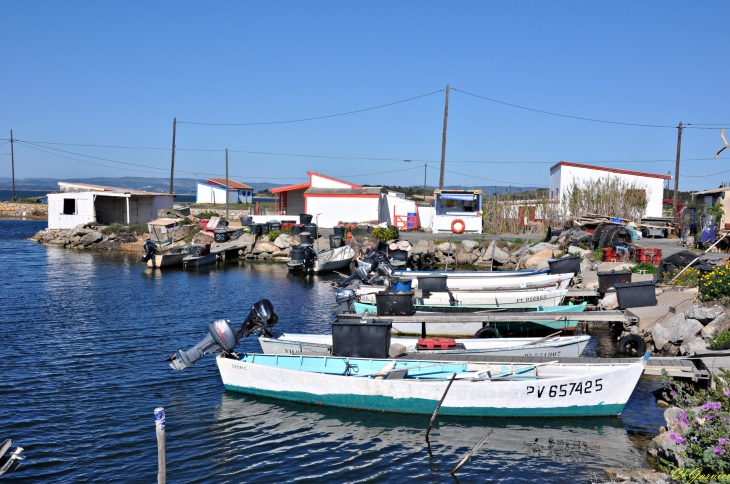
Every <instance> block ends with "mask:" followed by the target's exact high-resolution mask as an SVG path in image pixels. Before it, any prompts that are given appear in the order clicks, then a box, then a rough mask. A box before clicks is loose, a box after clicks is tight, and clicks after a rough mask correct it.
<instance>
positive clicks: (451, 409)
mask: <svg viewBox="0 0 730 484" xmlns="http://www.w3.org/2000/svg"><path fill="white" fill-rule="evenodd" d="M257 359H258V360H257ZM262 359H264V360H266V361H267V362H271V361H273V360H272V359H276V362H277V363H276V366H274V365H272V363H269V364H258V363H256V361H260V360H262ZM284 359H297V360H299V361H300V362H301V363H300V364H306V365H307V368H308V371H300V369H298V368H297V366H296V365H297V362H296V361H293V360H290V361H283V360H284ZM369 363H370V364H372V363H377V364H381V363H382V364H387V363H388V360H370V361H369ZM419 363H422V362H419ZM217 364H218V369H219V371H220V374H221V379H222V380H223V384H224V386H225V388H226V389H227V390H230V391H235V392H240V393H247V394H252V395H259V396H264V397H269V398H276V399H281V400H289V401H295V402H302V403H309V404H315V405H327V406H333V407H344V408H354V409H363V410H373V411H383V412H398V413H415V414H427V415H430V414H432V413H433V412H434V410H435V408H436V406H437V404H438V403H439V400H440V399H441V397H442V396H444V393H445V392H446V387H447V385H448V384H449V382H448V378H444V379H440V380H435V381H426V380H420V379H414V378H404V379H392V380H389V379H383V380H378V379H373V378H367V377H357V376H344V372H345V371H346V364H347V365H350V367H352V365H355V366H357V365H361V366H363V367H364V366H365V365H366V364H368V361H367V360H362V359H356V358H350V359H344V358H334V357H330V358H327V357H304V356H274V355H244V358H243V359H242V360H235V359H229V358H224V357H218V358H217ZM322 365H324V367H322ZM327 365H329V367H327ZM466 366H472V365H466V364H456V363H452V364H449V363H444V364H442V371H443V373H444V374H447V373H448V372H449V371H453V372H455V373H456V372H458V371H459V368H461V367H466ZM315 367H316V369H315ZM452 368H453V370H451V369H452ZM317 371H326V372H329V373H324V372H317ZM331 372H337V373H339V374H333V373H331ZM642 372H643V366H642V365H641V364H640V363H630V364H624V365H618V364H617V365H550V366H547V365H546V366H544V367H540V368H539V369H538V374H539V375H540V374H544V375H545V376H546V377H547V376H549V378H546V377H542V376H541V378H540V379H536V380H523V381H489V380H486V381H471V380H469V381H462V380H458V379H457V380H455V381H454V382H453V384H452V386H451V388H450V389H449V391H448V392H447V393H446V395H445V398H444V400H443V404H442V405H441V407H440V409H439V414H440V415H455V416H478V417H588V416H617V415H620V414H621V412H622V411H623V408H624V405H625V404H626V402H627V401H628V399H629V397H630V396H631V393H632V392H633V389H634V387H635V386H636V383H637V382H638V380H639V377H640V376H641V374H642Z"/></svg>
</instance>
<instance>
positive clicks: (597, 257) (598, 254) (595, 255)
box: [593, 249, 603, 261]
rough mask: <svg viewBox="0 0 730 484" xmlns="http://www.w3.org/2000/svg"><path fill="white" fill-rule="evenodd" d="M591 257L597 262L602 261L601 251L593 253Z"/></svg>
mask: <svg viewBox="0 0 730 484" xmlns="http://www.w3.org/2000/svg"><path fill="white" fill-rule="evenodd" d="M593 257H595V259H596V260H597V261H603V249H598V250H597V251H595V252H594V253H593Z"/></svg>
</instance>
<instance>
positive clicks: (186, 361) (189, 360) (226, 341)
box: [167, 299, 279, 370]
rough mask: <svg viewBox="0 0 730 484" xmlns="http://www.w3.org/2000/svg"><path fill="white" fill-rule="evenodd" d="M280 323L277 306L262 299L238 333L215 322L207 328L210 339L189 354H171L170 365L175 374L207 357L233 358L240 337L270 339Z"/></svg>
mask: <svg viewBox="0 0 730 484" xmlns="http://www.w3.org/2000/svg"><path fill="white" fill-rule="evenodd" d="M278 321H279V315H278V314H276V311H275V310H274V305H273V304H271V301H269V300H268V299H262V300H260V301H257V302H255V303H254V304H253V305H251V310H250V311H249V313H248V316H247V317H246V319H245V321H244V322H243V324H241V327H240V328H238V331H236V330H235V329H234V328H233V326H232V325H231V321H230V320H228V319H219V320H217V321H214V322H212V323H210V324H209V325H208V335H207V336H206V337H205V338H203V339H202V340H201V341H200V342H199V343H198V344H196V345H195V346H193V347H192V348H190V349H189V350H187V351H183V350H178V351H177V352H175V353H173V354H171V355H170V357H169V358H168V359H167V361H169V362H170V367H171V368H172V369H173V370H182V369H184V368H187V367H188V366H192V365H193V364H194V363H195V362H196V361H198V360H199V359H200V358H202V357H203V356H205V355H209V354H213V353H222V354H223V355H227V356H230V355H232V354H233V348H235V346H236V345H237V344H238V342H239V341H240V339H241V336H248V335H250V334H252V333H257V334H262V335H264V336H267V337H270V336H271V331H270V329H271V328H272V327H273V326H274V325H275V324H276V323H277V322H278Z"/></svg>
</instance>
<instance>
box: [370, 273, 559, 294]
mask: <svg viewBox="0 0 730 484" xmlns="http://www.w3.org/2000/svg"><path fill="white" fill-rule="evenodd" d="M429 277H433V276H429ZM437 277H439V278H441V279H443V278H445V279H446V281H445V282H446V289H448V290H450V291H524V290H537V289H566V288H567V287H568V286H569V285H570V282H571V281H572V280H573V274H535V275H531V276H514V277H451V276H437ZM407 279H408V278H407V277H402V278H400V279H399V280H400V281H403V280H407ZM394 280H396V279H394ZM410 281H411V288H413V289H418V288H419V285H418V279H415V278H414V279H410ZM438 285H439V286H442V287H441V288H440V289H441V290H443V289H444V288H443V284H442V283H441V281H439V284H438ZM384 289H385V286H368V285H365V284H361V285H360V288H359V289H358V290H357V292H358V293H359V294H361V295H366V294H374V293H377V292H380V291H382V290H384ZM432 290H433V289H432Z"/></svg>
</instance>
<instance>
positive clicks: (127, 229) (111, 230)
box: [101, 224, 147, 235]
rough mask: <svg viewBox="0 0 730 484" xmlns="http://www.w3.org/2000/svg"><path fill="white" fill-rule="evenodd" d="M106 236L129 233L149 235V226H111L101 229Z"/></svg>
mask: <svg viewBox="0 0 730 484" xmlns="http://www.w3.org/2000/svg"><path fill="white" fill-rule="evenodd" d="M101 233H102V234H104V235H110V234H120V233H128V234H134V235H142V234H146V233H147V224H111V225H109V226H107V227H104V228H103V229H101Z"/></svg>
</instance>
